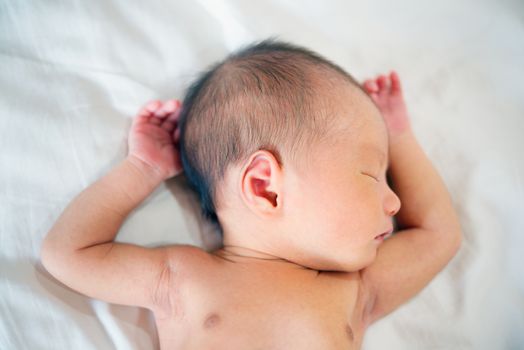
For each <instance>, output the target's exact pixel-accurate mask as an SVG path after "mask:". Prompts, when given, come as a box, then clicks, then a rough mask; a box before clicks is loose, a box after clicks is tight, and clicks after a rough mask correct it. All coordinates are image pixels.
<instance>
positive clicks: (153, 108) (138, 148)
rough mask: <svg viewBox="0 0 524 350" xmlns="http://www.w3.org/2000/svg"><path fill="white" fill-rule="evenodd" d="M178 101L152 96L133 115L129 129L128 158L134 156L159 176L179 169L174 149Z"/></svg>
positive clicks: (178, 132)
mask: <svg viewBox="0 0 524 350" xmlns="http://www.w3.org/2000/svg"><path fill="white" fill-rule="evenodd" d="M180 110H181V103H180V101H178V100H168V101H166V102H162V101H158V100H154V101H151V102H149V103H147V104H146V105H145V106H144V107H143V108H142V109H141V110H140V112H139V113H138V115H137V116H136V117H135V118H134V119H133V123H132V125H131V130H130V131H129V138H128V143H129V153H128V158H132V159H133V160H134V161H136V160H137V159H138V160H140V161H142V162H144V163H145V164H146V165H148V166H150V167H151V168H152V169H154V170H155V171H156V172H157V173H158V174H159V175H160V176H161V177H162V180H165V179H168V178H170V177H173V176H175V175H178V174H180V173H182V171H183V170H182V163H181V161H180V154H179V150H178V141H179V138H180V130H179V129H178V116H179V115H180Z"/></svg>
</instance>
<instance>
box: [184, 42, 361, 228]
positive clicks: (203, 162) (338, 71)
mask: <svg viewBox="0 0 524 350" xmlns="http://www.w3.org/2000/svg"><path fill="white" fill-rule="evenodd" d="M340 78H342V79H343V80H344V81H346V82H350V83H351V84H353V85H356V86H358V87H359V88H360V85H359V84H358V83H357V82H356V81H355V79H353V77H351V76H350V75H349V74H348V73H346V72H345V71H344V70H343V69H342V68H340V67H339V66H337V65H336V64H334V63H332V62H330V61H329V60H327V59H325V58H323V57H321V56H320V55H318V54H317V53H315V52H313V51H310V50H308V49H306V48H303V47H299V46H295V45H293V44H290V43H286V42H282V41H277V40H275V39H266V40H263V41H260V42H256V43H253V44H251V45H249V46H246V47H244V48H241V49H240V50H238V51H237V52H234V53H232V54H230V55H229V56H228V57H226V58H225V59H224V60H223V61H221V62H218V63H216V64H214V65H213V66H212V67H210V68H209V69H208V70H206V71H204V72H203V73H201V75H200V76H199V77H198V79H196V81H195V82H194V83H193V84H192V85H191V86H190V87H189V88H188V89H187V92H186V95H185V97H184V101H183V106H182V112H181V114H180V119H179V123H180V143H179V144H180V155H181V161H182V165H183V168H184V173H185V176H186V177H187V179H188V182H189V185H190V186H191V187H192V188H193V189H194V190H195V191H196V192H197V193H198V195H199V198H200V204H201V208H202V214H203V215H204V217H206V218H207V219H210V220H211V221H213V222H214V223H216V224H218V225H219V227H220V223H219V220H218V217H217V214H216V208H217V186H218V185H219V184H220V182H221V181H222V180H223V179H224V174H225V171H226V170H227V168H228V167H229V166H230V165H232V164H237V163H238V162H240V161H243V160H246V159H247V158H248V157H249V156H250V155H251V154H252V153H253V152H256V151H257V150H260V149H265V150H268V151H270V152H271V153H272V154H273V155H274V156H275V158H276V159H277V161H278V162H279V163H280V164H281V165H282V166H283V165H284V164H288V162H290V163H291V164H294V165H298V164H299V163H300V162H299V159H298V156H297V154H300V155H307V154H308V153H309V152H307V150H303V149H304V148H306V149H307V148H308V147H310V146H312V145H313V144H315V142H316V143H317V144H318V142H319V141H327V139H329V138H330V137H329V133H330V132H331V131H332V128H333V124H335V123H330V122H327V118H328V117H329V116H330V112H329V111H330V108H329V105H328V104H327V103H323V102H322V101H323V100H322V99H320V98H319V95H322V94H320V93H319V91H318V90H319V89H318V87H319V84H321V83H323V84H324V85H322V86H326V84H325V83H326V82H327V83H328V84H329V82H331V83H333V82H334V81H335V80H336V81H337V82H340V81H341V80H340ZM327 86H330V87H331V88H336V86H335V84H331V85H327ZM326 93H327V94H330V91H326V92H325V93H323V94H324V95H325V94H326ZM298 149H300V150H301V152H296V151H297V150H298Z"/></svg>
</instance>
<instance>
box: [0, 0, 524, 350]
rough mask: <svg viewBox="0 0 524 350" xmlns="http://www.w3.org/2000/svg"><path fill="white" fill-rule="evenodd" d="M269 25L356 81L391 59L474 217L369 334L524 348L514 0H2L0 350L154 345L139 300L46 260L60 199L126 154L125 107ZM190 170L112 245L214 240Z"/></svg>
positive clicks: (520, 34)
mask: <svg viewBox="0 0 524 350" xmlns="http://www.w3.org/2000/svg"><path fill="white" fill-rule="evenodd" d="M271 35H276V36H278V37H279V38H281V39H283V40H289V41H292V42H294V43H297V44H301V45H305V46H307V47H310V48H312V49H314V50H316V51H318V52H320V53H321V54H323V55H324V56H326V57H328V58H330V59H332V60H333V61H335V62H336V63H338V64H340V65H341V66H343V67H344V68H345V69H347V70H348V71H349V72H350V73H351V74H353V75H354V76H355V77H356V78H357V79H359V80H363V79H365V78H369V77H372V76H374V75H376V74H377V73H383V72H388V71H389V70H390V69H395V70H397V71H398V72H399V74H400V76H401V79H402V80H403V82H404V88H405V95H406V99H407V102H408V108H409V110H410V112H411V119H412V125H413V129H414V130H415V133H416V135H417V136H418V139H419V141H420V143H421V144H422V146H423V148H424V150H425V151H426V153H427V154H428V156H429V157H430V159H431V160H432V161H433V162H434V165H435V167H436V168H437V169H438V171H439V172H440V174H441V176H442V178H443V179H444V181H445V183H446V185H447V186H448V188H449V190H450V192H451V194H452V197H453V201H454V204H455V206H456V209H457V211H458V214H459V216H460V219H461V223H462V227H463V230H464V236H465V237H464V243H463V246H462V248H461V250H460V252H459V253H458V255H457V256H456V257H455V258H454V259H453V260H452V262H451V263H450V264H449V265H448V266H447V267H446V269H445V270H444V271H443V272H442V273H440V274H439V275H438V276H437V278H435V279H434V280H433V281H432V282H431V284H430V285H429V286H428V287H427V288H426V289H424V290H423V291H422V292H421V293H420V294H419V295H417V296H416V297H415V298H414V299H412V300H411V301H410V302H409V303H407V304H405V305H404V306H402V307H401V308H399V309H398V310H397V311H396V312H394V313H393V314H391V315H390V316H388V317H386V318H384V319H383V320H381V321H379V322H378V323H376V324H375V325H373V326H372V327H371V328H370V329H369V331H368V333H367V335H366V337H365V340H364V345H363V348H364V349H367V350H371V349H402V350H405V349H413V350H415V349H486V350H488V349H489V350H492V349H522V348H524V332H523V330H524V277H523V276H524V274H523V272H524V260H523V258H522V256H523V247H524V229H523V228H524V205H523V204H522V202H523V200H524V190H523V182H524V181H523V174H524V157H523V156H522V151H523V150H524V141H523V136H524V119H523V118H524V113H523V112H524V88H523V86H524V84H523V82H524V68H523V67H524V66H523V62H524V5H523V3H522V2H521V1H519V0H515V1H509V0H507V1H499V0H491V1H469V0H466V1H456V0H443V1H432V2H424V3H423V4H422V2H420V1H416V0H411V1H394V2H393V1H387V0H383V1H374V2H373V3H371V2H369V1H358V2H357V1H344V0H340V1H286V0H273V1H240V0H237V1H226V2H219V1H212V0H210V1H204V0H201V1H195V2H189V1H187V2H182V1H180V2H177V1H142V2H130V1H124V0H121V1H114V0H113V1H104V0H99V1H16V0H3V1H0V188H1V190H0V315H1V316H0V349H55V350H56V349H84V350H85V349H87V350H88V349H114V348H116V349H155V348H158V342H157V340H156V330H155V327H154V323H153V321H152V318H151V315H150V314H149V312H148V311H147V310H145V309H139V308H133V307H127V306H120V305H109V304H106V303H104V302H100V301H95V300H91V299H89V298H87V297H85V296H83V295H81V294H79V293H77V292H75V291H72V290H70V289H68V288H67V287H65V286H64V285H62V284H61V283H59V282H57V281H56V280H55V279H53V278H52V277H51V276H50V275H49V274H48V273H47V272H46V271H45V270H44V269H43V268H42V266H41V264H40V262H39V251H40V245H41V243H42V239H43V237H44V236H45V235H46V233H47V232H48V230H49V229H50V228H51V226H52V224H53V223H54V222H55V221H56V219H57V218H58V216H59V214H60V213H61V212H62V210H63V209H64V208H65V207H66V205H67V204H68V203H69V202H70V201H71V200H72V198H73V197H74V196H76V195H77V194H78V193H80V191H82V190H83V189H84V188H86V187H87V186H88V185H89V184H90V183H92V182H93V181H95V180H96V179H98V178H99V177H101V176H102V175H103V174H105V172H107V171H108V170H109V169H110V168H111V167H112V166H114V165H116V164H117V163H118V162H119V161H120V160H122V159H123V158H124V156H125V154H126V147H127V145H126V137H127V132H128V130H129V126H130V120H131V117H133V115H134V113H135V112H136V111H137V110H138V108H139V107H140V106H141V105H142V104H143V103H144V102H146V101H148V100H150V99H153V98H160V99H164V98H169V97H176V98H181V97H182V96H183V92H184V90H185V88H186V87H187V85H188V83H189V82H190V81H192V79H193V78H194V77H195V76H196V74H197V73H198V72H199V71H201V70H202V69H204V68H205V67H206V66H207V65H209V64H210V63H212V62H214V61H216V60H218V59H221V58H223V57H224V56H225V55H226V54H227V53H229V52H230V51H231V50H234V49H236V48H238V47H239V46H240V45H243V44H246V43H249V42H251V41H252V40H258V39H263V38H266V37H268V36H271ZM185 186H186V184H185V179H184V178H183V177H180V178H178V179H175V180H172V181H168V182H167V183H166V184H164V185H162V186H161V187H160V188H159V189H158V190H157V191H155V193H154V194H152V195H151V197H149V198H148V199H147V200H146V201H145V202H144V203H143V204H142V205H141V206H140V207H139V208H137V209H136V210H135V211H134V212H133V213H132V215H131V216H130V217H129V218H128V220H127V221H126V222H125V224H124V226H123V227H122V229H121V231H120V233H119V234H118V236H117V240H118V241H125V242H133V243H138V244H142V245H146V246H154V245H159V244H168V243H189V244H195V245H200V246H202V247H205V248H206V249H212V248H213V247H215V246H217V245H218V244H220V242H219V241H218V240H217V236H216V234H215V233H214V231H213V230H212V228H211V227H210V226H209V225H208V224H206V223H205V222H203V220H202V218H201V217H200V213H199V207H198V202H197V198H196V197H195V196H194V195H192V194H191V193H189V192H188V191H187V190H186V188H185Z"/></svg>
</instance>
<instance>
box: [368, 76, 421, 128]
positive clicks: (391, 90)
mask: <svg viewBox="0 0 524 350" xmlns="http://www.w3.org/2000/svg"><path fill="white" fill-rule="evenodd" d="M363 86H364V89H365V90H366V92H367V93H368V94H369V95H370V96H371V98H372V99H373V101H375V104H376V105H377V107H378V108H379V109H380V112H381V113H382V117H383V118H384V121H385V122H386V126H387V128H388V132H389V135H390V136H396V135H399V134H403V133H404V132H405V131H408V130H410V129H411V125H410V121H409V117H408V112H407V109H406V105H405V103H404V97H403V96H402V87H401V85H400V79H399V77H398V75H397V73H396V72H395V71H391V73H390V76H389V77H388V76H384V75H379V76H378V77H377V78H376V79H369V80H366V81H365V82H364V84H363Z"/></svg>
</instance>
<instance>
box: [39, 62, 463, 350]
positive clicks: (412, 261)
mask: <svg viewBox="0 0 524 350" xmlns="http://www.w3.org/2000/svg"><path fill="white" fill-rule="evenodd" d="M363 86H364V88H365V89H366V91H367V92H368V94H369V96H370V97H371V98H372V100H373V101H374V103H375V105H376V106H377V107H378V108H379V110H380V113H379V110H377V109H376V108H375V107H374V105H373V104H372V103H370V101H369V100H367V97H365V96H364V95H362V97H361V98H360V99H359V101H361V104H359V105H355V106H356V107H355V108H360V109H359V111H361V112H362V113H368V114H369V118H367V119H365V120H366V122H365V123H362V124H360V125H359V126H358V127H359V134H361V135H363V136H362V139H361V140H358V141H356V143H355V144H351V145H349V144H345V143H341V144H340V151H339V150H338V149H337V150H333V152H326V153H325V154H324V153H323V154H322V157H321V158H319V159H318V161H319V162H323V163H322V167H321V168H322V169H323V171H322V172H320V171H319V172H318V173H314V172H312V173H311V174H310V176H309V177H308V178H309V180H308V181H310V182H308V183H301V182H300V179H299V178H298V177H297V175H296V174H293V173H290V172H289V171H287V172H286V171H284V170H283V169H280V168H278V167H277V165H276V162H274V159H272V157H271V154H269V153H265V152H259V153H257V154H254V155H253V157H251V158H250V159H249V161H248V163H246V165H245V166H244V167H242V168H241V169H240V170H239V172H238V173H234V176H231V177H230V181H231V183H230V184H231V186H232V188H235V189H236V191H238V193H237V194H238V202H237V206H236V207H235V206H231V207H230V208H228V209H227V210H223V211H222V212H221V213H220V215H219V217H220V218H221V219H223V220H224V222H226V223H228V226H227V229H226V232H225V236H224V247H223V248H221V249H219V250H217V251H214V252H210V253H207V252H205V251H203V250H202V249H200V248H198V247H192V246H187V245H172V246H165V247H158V248H152V249H149V248H144V247H139V246H136V245H130V244H122V243H117V242H114V238H115V236H116V234H117V233H118V230H119V228H120V227H121V225H122V222H123V220H124V219H125V218H126V217H127V216H128V215H129V213H130V212H131V211H132V210H133V209H134V208H136V206H138V205H139V204H140V203H141V202H142V201H143V200H144V199H145V198H146V197H147V196H148V195H149V194H150V193H151V192H152V191H154V189H155V188H156V186H158V185H159V184H160V183H161V182H162V181H164V180H165V179H167V178H170V177H172V176H174V175H176V174H179V173H180V172H181V171H182V168H181V166H180V161H179V156H178V151H177V142H178V132H177V117H178V113H179V102H178V101H174V100H171V101H167V102H166V103H162V102H160V101H153V102H152V103H149V104H148V105H146V106H145V107H144V109H143V110H142V111H141V112H140V113H139V115H138V116H137V117H136V118H135V120H134V121H133V126H132V129H131V131H130V137H129V155H128V157H127V158H126V160H125V161H123V162H122V163H121V164H119V165H118V166H117V167H116V168H114V169H113V170H111V171H110V172H109V173H108V174H107V175H106V176H104V177H103V178H101V179H100V180H98V181H97V182H95V183H94V184H92V185H91V186H90V187H89V188H87V189H86V190H84V191H83V192H82V193H81V194H80V195H79V196H77V197H76V198H75V199H74V200H73V202H72V203H71V204H70V205H69V206H68V207H67V208H66V210H65V211H64V213H63V214H62V215H61V216H60V218H59V219H58V221H57V222H56V223H55V225H54V226H53V228H52V229H51V231H50V232H49V233H48V235H47V237H46V238H45V240H44V243H43V246H42V262H43V264H44V266H45V267H46V268H47V269H48V271H49V272H50V273H51V274H52V275H53V276H55V277H56V278H57V279H58V280H60V281H62V282H63V283H65V284H66V285H68V286H69V287H71V288H73V289H75V290H77V291H79V292H81V293H83V294H85V295H88V296H90V297H93V298H98V299H101V300H105V301H107V302H112V303H118V304H124V305H135V306H140V307H145V308H148V309H150V310H151V311H152V312H153V313H154V316H155V320H156V324H157V329H158V336H159V339H160V344H161V348H162V349H358V348H360V346H361V344H362V341H363V336H364V333H365V330H366V329H367V327H369V325H371V324H372V323H373V322H375V321H377V320H378V319H380V318H382V317H384V316H385V315H387V314H389V313H390V312H392V311H393V310H394V309H396V308H397V307H398V306H400V305H401V304H403V303H405V302H406V301H407V300H409V299H411V298H412V297H413V296H414V295H416V294H417V293H418V292H419V291H420V290H421V289H423V288H424V287H425V286H426V285H427V284H428V283H429V281H430V280H431V279H432V278H433V277H434V276H435V275H436V274H437V273H438V272H439V271H441V270H442V269H443V268H444V267H445V266H446V264H447V263H448V262H449V260H450V259H451V258H452V257H453V256H454V255H455V253H456V251H457V250H458V247H459V245H460V240H461V230H460V225H459V223H458V219H457V217H456V214H455V212H454V210H453V208H452V206H451V201H450V198H449V195H448V193H447V191H446V189H445V186H444V184H443V183H442V181H441V179H440V177H439V176H438V174H437V173H436V171H435V170H434V169H433V167H432V165H431V163H430V161H429V160H428V159H427V157H426V156H425V154H424V153H423V151H422V149H421V148H420V146H419V145H418V143H417V142H416V139H415V138H414V135H413V133H412V132H411V130H410V127H409V119H408V116H407V112H406V107H405V104H404V101H403V97H402V90H401V86H400V81H399V79H398V76H397V75H396V73H394V72H393V73H392V74H390V75H389V76H387V77H385V76H380V77H378V78H377V79H373V80H368V81H366V82H365V83H364V84H363ZM348 91H349V90H348ZM343 107H344V106H341V109H340V113H342V114H344V113H345V110H344V108H343ZM373 115H375V116H377V118H374V117H372V116H373ZM380 116H381V118H380ZM173 136H174V137H173ZM370 140H371V143H370ZM371 146H373V147H371ZM347 147H357V149H359V150H361V152H362V157H360V156H358V157H355V158H354V159H353V158H352V159H347V160H344V161H342V160H341V159H340V154H345V153H344V152H341V151H343V150H344V149H347ZM353 153H356V154H357V153H359V152H353ZM381 153H382V154H381ZM388 165H389V169H388ZM386 171H389V175H390V177H391V179H392V182H393V183H394V186H393V189H392V188H390V187H389V184H388V183H387V181H386ZM237 180H238V181H237ZM254 183H256V184H257V186H254V185H253V184H254ZM318 183H321V184H323V186H322V191H321V192H317V190H316V188H318V186H315V184H318ZM347 183H350V184H351V186H349V185H348V184H347ZM260 184H262V186H261V185H260ZM330 184H331V185H330ZM308 185H309V186H308ZM297 187H299V189H298V188H297ZM269 194H271V195H269ZM312 197H314V198H315V200H307V198H312ZM268 198H269V199H268ZM275 198H276V200H275ZM363 198H366V200H362V199H363ZM341 201H344V204H343V205H345V206H346V207H345V210H338V209H339V208H340V207H341ZM401 201H402V208H401ZM100 203H102V204H100ZM315 206H318V207H315ZM295 207H298V208H301V209H302V210H303V212H294V211H293V210H292V208H295ZM326 207H329V210H326V211H325V212H323V211H321V210H319V208H326ZM232 208H233V209H236V210H237V211H236V212H235V211H234V210H233V209H232ZM239 208H244V212H238V210H240V209H239ZM355 211H358V217H357V216H353V217H351V215H350V214H349V213H352V212H355ZM318 212H321V213H325V214H323V215H325V216H324V217H320V218H319V220H317V219H316V218H315V217H314V215H313V213H318ZM300 213H303V214H302V215H304V217H298V216H297V215H299V214H300ZM317 215H318V214H317ZM394 215H396V218H397V222H398V224H399V231H398V232H397V233H396V234H394V235H391V234H390V229H391V228H392V226H391V223H392V221H391V219H392V217H393V216H394ZM348 216H349V218H348ZM93 218H96V220H93ZM235 218H236V219H237V220H235ZM264 223H265V224H264ZM309 227H313V228H312V229H309ZM270 229H271V230H270ZM340 230H342V231H340ZM288 232H290V233H288ZM384 232H387V234H386V235H385V236H386V239H385V240H384V235H381V234H382V233H384ZM261 237H262V238H261ZM297 237H298V238H297Z"/></svg>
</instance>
